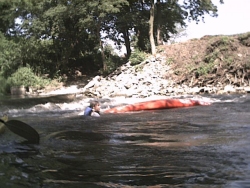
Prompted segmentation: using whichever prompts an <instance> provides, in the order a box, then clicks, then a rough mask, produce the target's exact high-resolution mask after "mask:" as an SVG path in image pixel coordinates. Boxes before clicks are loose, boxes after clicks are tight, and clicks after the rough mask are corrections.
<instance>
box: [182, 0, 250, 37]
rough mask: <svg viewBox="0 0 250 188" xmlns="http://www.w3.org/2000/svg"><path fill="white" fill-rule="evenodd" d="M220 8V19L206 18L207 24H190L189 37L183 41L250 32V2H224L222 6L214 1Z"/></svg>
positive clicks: (217, 0)
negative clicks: (207, 36)
mask: <svg viewBox="0 0 250 188" xmlns="http://www.w3.org/2000/svg"><path fill="white" fill-rule="evenodd" d="M213 2H214V4H216V5H217V6H218V15H219V16H218V17H215V18H213V17H211V16H209V15H206V16H205V23H203V22H199V23H198V24H196V23H195V22H191V23H188V25H189V26H188V28H187V30H186V33H187V37H184V38H182V40H187V39H191V38H201V37H203V36H204V35H220V34H222V35H232V34H238V33H245V32H250V24H249V23H248V20H249V19H250V11H249V7H250V0H224V4H220V3H219V0H213Z"/></svg>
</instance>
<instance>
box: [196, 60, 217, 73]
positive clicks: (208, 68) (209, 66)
mask: <svg viewBox="0 0 250 188" xmlns="http://www.w3.org/2000/svg"><path fill="white" fill-rule="evenodd" d="M214 66H215V64H214V63H205V64H203V65H201V66H200V67H198V68H197V73H198V74H199V75H206V74H208V73H211V72H212V70H213V69H214Z"/></svg>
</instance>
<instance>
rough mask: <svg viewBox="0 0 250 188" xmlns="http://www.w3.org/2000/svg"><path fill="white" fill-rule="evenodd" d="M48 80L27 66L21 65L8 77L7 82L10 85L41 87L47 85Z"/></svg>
mask: <svg viewBox="0 0 250 188" xmlns="http://www.w3.org/2000/svg"><path fill="white" fill-rule="evenodd" d="M49 82H50V80H48V79H44V78H41V77H38V76H36V75H35V74H34V72H33V71H32V70H31V68H29V67H21V68H19V69H18V70H17V71H16V72H15V73H13V74H12V75H11V76H10V77H9V78H8V79H7V83H8V85H9V86H10V87H11V86H25V87H29V86H34V87H37V88H42V87H44V86H46V85H48V84H49Z"/></svg>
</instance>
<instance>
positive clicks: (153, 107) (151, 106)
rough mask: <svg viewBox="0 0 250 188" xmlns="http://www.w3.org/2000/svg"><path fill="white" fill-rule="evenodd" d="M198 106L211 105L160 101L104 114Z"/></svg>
mask: <svg viewBox="0 0 250 188" xmlns="http://www.w3.org/2000/svg"><path fill="white" fill-rule="evenodd" d="M198 105H210V103H209V102H205V101H200V100H194V99H160V100H151V101H145V102H139V103H135V104H129V105H124V106H118V107H114V108H110V109H107V110H105V111H104V112H103V113H124V112H133V111H142V110H158V109H167V108H181V107H191V106H198Z"/></svg>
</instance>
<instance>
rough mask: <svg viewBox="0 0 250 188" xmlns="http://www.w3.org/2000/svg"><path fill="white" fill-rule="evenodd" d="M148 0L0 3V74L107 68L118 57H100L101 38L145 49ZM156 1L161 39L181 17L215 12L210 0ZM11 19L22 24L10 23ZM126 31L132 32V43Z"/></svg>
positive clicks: (136, 58) (138, 57) (136, 56)
mask: <svg viewBox="0 0 250 188" xmlns="http://www.w3.org/2000/svg"><path fill="white" fill-rule="evenodd" d="M152 2H154V1H152V0H145V1H141V2H138V1H134V0H131V1H128V0H116V1H114V0H102V1H83V0H74V1H51V0H44V1H30V0H21V1H20V0H11V1H1V2H0V11H1V15H0V23H1V25H0V34H1V32H2V33H4V34H5V35H8V37H9V38H10V39H9V38H5V37H6V36H4V35H2V36H0V75H1V76H4V77H5V78H8V77H9V76H10V75H11V74H12V73H14V72H15V71H16V70H17V68H18V67H20V66H24V67H25V66H27V65H29V66H30V67H31V68H32V70H33V71H34V73H35V74H36V75H43V74H49V76H50V78H54V77H60V76H63V75H64V74H68V75H70V74H71V73H72V72H74V70H72V69H75V70H81V71H82V72H83V73H84V74H85V73H90V72H91V71H92V73H93V72H96V69H99V70H100V69H101V68H105V66H102V65H107V69H108V70H105V71H108V72H110V71H112V70H114V69H115V68H116V67H117V66H119V65H120V64H121V63H123V60H121V61H120V60H119V58H118V57H117V56H106V57H105V58H103V56H101V57H102V58H101V59H100V58H99V57H100V53H99V49H100V46H101V45H102V43H103V42H105V40H106V39H110V40H113V41H115V42H116V43H117V45H121V44H126V45H125V46H126V48H127V54H128V56H129V55H130V52H131V49H130V48H131V46H132V47H135V48H138V49H139V50H141V51H144V52H148V51H150V48H151V46H150V43H149V27H148V26H149V25H148V24H149V22H148V21H149V20H148V18H149V15H150V14H149V13H150V7H151V3H152ZM158 2H160V4H155V6H158V5H159V6H158V7H157V8H156V9H155V10H156V12H155V16H156V19H154V20H155V23H154V37H155V38H156V36H157V35H156V34H157V31H158V29H159V30H161V38H162V40H164V41H166V40H168V39H169V36H170V34H174V33H176V32H177V29H178V28H176V24H180V25H182V26H185V19H186V18H189V19H193V20H195V21H197V22H199V21H200V18H203V16H204V15H205V14H210V15H212V16H214V15H216V12H217V9H216V6H214V5H213V3H212V1H185V3H184V5H180V4H179V3H178V1H158ZM16 18H20V20H21V21H22V22H20V23H15V19H16ZM15 24H16V25H15ZM103 33H104V34H105V35H103ZM131 33H133V35H134V36H136V40H134V44H131V43H132V42H131V41H132V38H133V36H131ZM20 38H22V40H20ZM144 59H145V54H144V53H143V52H140V51H138V52H134V53H133V54H132V57H131V58H130V61H131V62H132V64H138V63H140V62H142V61H143V60H144ZM84 71H85V72H84Z"/></svg>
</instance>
